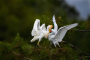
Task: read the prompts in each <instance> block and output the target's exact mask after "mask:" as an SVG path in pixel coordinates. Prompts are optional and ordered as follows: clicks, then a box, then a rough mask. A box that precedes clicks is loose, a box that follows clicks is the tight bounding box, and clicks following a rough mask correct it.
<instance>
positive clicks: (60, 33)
mask: <svg viewBox="0 0 90 60" xmlns="http://www.w3.org/2000/svg"><path fill="white" fill-rule="evenodd" d="M77 25H78V24H77V23H74V24H71V25H66V26H63V27H61V28H59V30H58V32H57V33H56V34H55V36H54V38H53V42H55V43H58V42H61V41H62V39H63V38H64V36H65V34H66V32H67V31H68V30H69V29H71V28H74V27H76V26H77Z"/></svg>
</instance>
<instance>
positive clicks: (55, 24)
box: [52, 15, 58, 32]
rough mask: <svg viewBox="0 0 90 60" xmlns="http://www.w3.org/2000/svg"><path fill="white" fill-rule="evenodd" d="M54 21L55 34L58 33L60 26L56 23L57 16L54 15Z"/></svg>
mask: <svg viewBox="0 0 90 60" xmlns="http://www.w3.org/2000/svg"><path fill="white" fill-rule="evenodd" d="M52 21H53V23H54V29H53V30H54V31H55V32H57V29H58V25H57V23H56V21H55V15H53V20H52Z"/></svg>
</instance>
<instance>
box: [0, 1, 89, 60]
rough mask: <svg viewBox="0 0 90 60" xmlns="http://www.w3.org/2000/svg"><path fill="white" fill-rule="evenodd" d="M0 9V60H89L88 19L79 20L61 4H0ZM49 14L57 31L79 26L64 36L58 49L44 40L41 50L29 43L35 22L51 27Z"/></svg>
mask: <svg viewBox="0 0 90 60" xmlns="http://www.w3.org/2000/svg"><path fill="white" fill-rule="evenodd" d="M0 7H1V9H0V60H42V59H43V60H89V57H90V47H89V44H90V17H88V19H87V20H86V21H83V19H79V18H78V16H79V13H78V12H77V11H76V10H75V8H74V7H70V6H69V5H67V4H66V2H65V1H64V0H60V1H58V0H40V1H37V0H8V1H7V0H0ZM53 14H55V15H56V22H57V24H58V26H59V27H61V26H64V25H67V24H72V23H76V22H77V23H79V25H78V26H77V27H75V28H73V29H71V30H69V31H68V32H67V34H66V36H65V38H64V39H63V41H66V42H60V46H61V47H56V48H55V47H54V46H53V45H50V42H49V41H48V40H47V39H44V38H43V39H42V41H41V42H40V45H41V47H38V46H37V41H35V42H33V43H30V40H31V39H32V38H33V37H32V36H31V30H32V28H33V23H34V21H35V19H37V18H38V19H40V23H41V24H43V23H45V24H46V26H47V25H49V24H53V22H52V16H53Z"/></svg>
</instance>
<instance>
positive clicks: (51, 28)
mask: <svg viewBox="0 0 90 60" xmlns="http://www.w3.org/2000/svg"><path fill="white" fill-rule="evenodd" d="M52 28H53V26H52V25H50V28H49V33H50V32H52V31H51V29H52Z"/></svg>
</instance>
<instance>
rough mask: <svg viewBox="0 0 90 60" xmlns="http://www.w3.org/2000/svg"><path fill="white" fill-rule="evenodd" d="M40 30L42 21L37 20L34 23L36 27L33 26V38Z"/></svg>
mask: <svg viewBox="0 0 90 60" xmlns="http://www.w3.org/2000/svg"><path fill="white" fill-rule="evenodd" d="M39 29H40V20H39V19H36V21H35V23H34V26H33V29H32V32H31V35H32V36H35V35H37V32H38V30H39Z"/></svg>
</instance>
